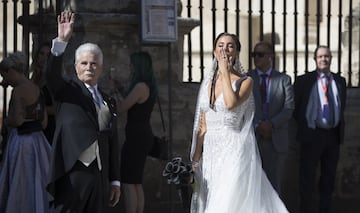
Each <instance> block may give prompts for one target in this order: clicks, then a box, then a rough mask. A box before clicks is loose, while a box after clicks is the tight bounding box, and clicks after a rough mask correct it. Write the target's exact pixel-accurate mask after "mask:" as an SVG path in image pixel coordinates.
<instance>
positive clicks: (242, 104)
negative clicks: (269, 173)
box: [190, 33, 288, 213]
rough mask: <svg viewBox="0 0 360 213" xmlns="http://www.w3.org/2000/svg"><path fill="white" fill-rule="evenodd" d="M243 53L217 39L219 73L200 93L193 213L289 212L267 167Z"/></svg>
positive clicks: (231, 38) (231, 39) (232, 42)
mask: <svg viewBox="0 0 360 213" xmlns="http://www.w3.org/2000/svg"><path fill="white" fill-rule="evenodd" d="M240 47H241V46H240V42H239V40H238V38H237V37H236V36H235V35H233V34H229V33H222V34H220V35H219V36H218V37H217V38H216V40H215V46H214V56H215V58H214V63H213V68H212V69H211V71H210V72H209V73H208V76H207V77H206V78H205V79H204V80H203V82H202V84H201V87H200V90H199V96H198V101H197V106H196V112H195V121H194V134H193V139H192V145H191V153H190V158H191V160H192V162H193V170H194V174H195V176H194V177H195V184H194V192H193V196H192V201H191V210H190V212H191V213H283V212H288V211H287V209H286V207H285V205H284V204H283V203H282V201H281V200H280V198H279V196H278V194H277V193H276V191H275V190H274V189H273V188H272V186H271V184H270V182H269V181H268V179H267V177H266V176H265V173H264V172H263V170H262V167H261V160H260V157H259V153H258V149H257V145H256V139H255V136H254V131H253V126H252V119H253V115H254V100H253V96H252V86H253V82H252V79H251V78H250V77H247V76H246V75H245V74H243V73H242V70H241V65H240V62H239V53H240Z"/></svg>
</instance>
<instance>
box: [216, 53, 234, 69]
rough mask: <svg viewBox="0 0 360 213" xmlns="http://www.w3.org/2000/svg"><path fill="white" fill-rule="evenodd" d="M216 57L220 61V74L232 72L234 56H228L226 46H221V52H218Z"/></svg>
mask: <svg viewBox="0 0 360 213" xmlns="http://www.w3.org/2000/svg"><path fill="white" fill-rule="evenodd" d="M216 58H217V61H218V69H219V74H225V75H226V74H227V75H228V74H230V71H231V67H232V66H231V64H232V62H231V61H232V60H233V57H232V56H228V55H227V54H226V51H225V50H224V48H221V49H220V54H218V55H217V57H216Z"/></svg>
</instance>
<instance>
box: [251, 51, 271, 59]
mask: <svg viewBox="0 0 360 213" xmlns="http://www.w3.org/2000/svg"><path fill="white" fill-rule="evenodd" d="M266 54H269V53H268V52H252V53H251V54H250V56H251V57H254V58H255V57H259V58H262V57H264V56H265V55H266Z"/></svg>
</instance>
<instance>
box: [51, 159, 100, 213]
mask: <svg viewBox="0 0 360 213" xmlns="http://www.w3.org/2000/svg"><path fill="white" fill-rule="evenodd" d="M101 177H102V175H101V172H100V171H99V169H98V166H97V161H96V160H94V161H93V162H92V163H91V164H90V165H89V166H88V167H86V166H85V165H84V164H82V163H81V162H80V161H77V162H76V163H75V165H74V167H73V168H72V170H71V171H70V172H69V173H68V174H67V175H66V176H64V177H62V178H61V179H60V180H59V181H58V182H57V183H56V192H55V200H54V204H55V212H56V213H65V212H66V213H75V212H76V213H102V212H104V196H103V195H104V193H103V180H102V178H101Z"/></svg>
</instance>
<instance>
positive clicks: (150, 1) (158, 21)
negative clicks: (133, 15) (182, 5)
mask: <svg viewBox="0 0 360 213" xmlns="http://www.w3.org/2000/svg"><path fill="white" fill-rule="evenodd" d="M176 16H177V14H176V0H142V1H141V38H142V40H143V41H144V42H175V41H177V19H176Z"/></svg>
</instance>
